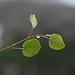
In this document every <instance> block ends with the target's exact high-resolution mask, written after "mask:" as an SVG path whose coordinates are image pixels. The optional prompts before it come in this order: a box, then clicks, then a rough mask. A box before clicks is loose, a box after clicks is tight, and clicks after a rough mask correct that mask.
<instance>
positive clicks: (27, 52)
mask: <svg viewBox="0 0 75 75" xmlns="http://www.w3.org/2000/svg"><path fill="white" fill-rule="evenodd" d="M40 49H41V45H40V42H39V41H38V40H37V39H30V40H27V41H25V42H24V49H23V51H22V52H23V55H24V56H27V57H32V56H35V55H36V54H37V53H38V52H39V50H40Z"/></svg>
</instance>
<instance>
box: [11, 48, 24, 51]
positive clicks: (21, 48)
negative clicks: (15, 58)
mask: <svg viewBox="0 0 75 75" xmlns="http://www.w3.org/2000/svg"><path fill="white" fill-rule="evenodd" d="M11 48H12V49H22V50H23V49H24V48H18V47H11Z"/></svg>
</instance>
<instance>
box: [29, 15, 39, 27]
mask: <svg viewBox="0 0 75 75" xmlns="http://www.w3.org/2000/svg"><path fill="white" fill-rule="evenodd" d="M30 22H31V24H32V27H33V28H35V27H36V26H37V24H38V22H37V19H36V17H35V14H31V15H30Z"/></svg>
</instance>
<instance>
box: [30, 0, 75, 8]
mask: <svg viewBox="0 0 75 75" xmlns="http://www.w3.org/2000/svg"><path fill="white" fill-rule="evenodd" d="M29 1H33V2H37V3H38V2H43V3H47V2H55V3H62V4H64V5H67V6H69V7H73V8H75V0H29Z"/></svg>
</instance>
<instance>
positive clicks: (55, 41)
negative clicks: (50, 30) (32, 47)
mask: <svg viewBox="0 0 75 75" xmlns="http://www.w3.org/2000/svg"><path fill="white" fill-rule="evenodd" d="M49 46H50V47H51V48H52V49H54V50H61V49H63V48H64V47H65V44H64V41H63V39H62V37H61V36H60V35H59V34H52V35H51V36H50V39H49Z"/></svg>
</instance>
